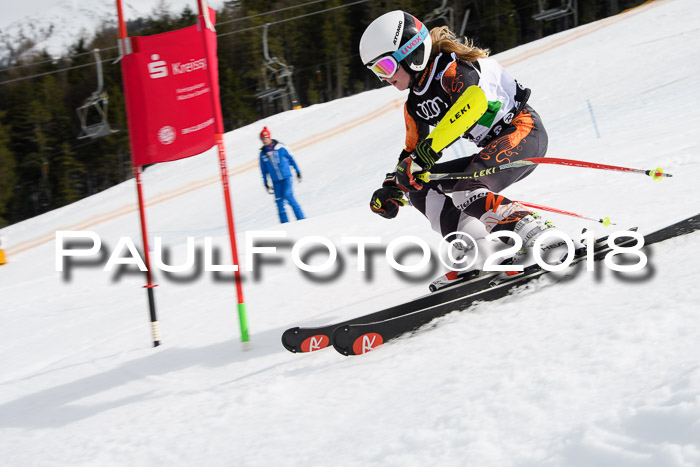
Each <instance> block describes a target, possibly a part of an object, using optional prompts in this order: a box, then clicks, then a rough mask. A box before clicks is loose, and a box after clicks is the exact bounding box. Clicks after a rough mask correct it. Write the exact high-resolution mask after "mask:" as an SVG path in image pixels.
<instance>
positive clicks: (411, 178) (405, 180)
mask: <svg viewBox="0 0 700 467" xmlns="http://www.w3.org/2000/svg"><path fill="white" fill-rule="evenodd" d="M414 169H418V170H417V171H416V172H414ZM427 174H428V171H427V170H420V167H418V164H417V163H416V162H415V161H414V160H413V159H412V158H410V157H407V158H405V159H404V160H402V161H401V162H399V165H397V166H396V184H397V185H398V186H399V188H401V189H402V190H403V191H420V190H422V189H423V187H425V185H426V184H427V183H428V179H427V177H426V175H427ZM421 176H423V177H421Z"/></svg>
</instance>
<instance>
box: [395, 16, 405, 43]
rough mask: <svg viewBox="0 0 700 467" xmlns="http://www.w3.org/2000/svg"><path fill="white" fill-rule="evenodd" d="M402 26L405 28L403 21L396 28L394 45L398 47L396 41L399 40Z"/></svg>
mask: <svg viewBox="0 0 700 467" xmlns="http://www.w3.org/2000/svg"><path fill="white" fill-rule="evenodd" d="M401 26H403V21H399V26H398V27H397V28H396V34H394V45H396V41H397V40H399V34H401Z"/></svg>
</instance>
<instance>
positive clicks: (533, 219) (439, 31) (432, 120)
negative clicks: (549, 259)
mask: <svg viewBox="0 0 700 467" xmlns="http://www.w3.org/2000/svg"><path fill="white" fill-rule="evenodd" d="M488 54H489V51H488V50H485V49H480V48H478V47H475V46H474V45H473V43H472V42H471V41H468V40H464V41H460V40H458V39H457V38H456V37H455V35H454V34H453V33H452V32H451V31H450V30H449V29H448V28H447V27H446V26H443V27H437V28H433V29H432V30H431V31H430V32H428V29H427V27H426V26H425V24H423V23H421V22H420V21H419V20H418V19H417V18H415V17H414V16H412V15H410V14H408V13H406V12H404V11H392V12H389V13H386V14H384V15H382V16H380V17H379V18H377V19H375V20H374V21H373V22H372V23H371V24H370V25H369V26H368V27H367V29H366V30H365V32H364V33H363V35H362V38H361V39H360V57H361V59H362V62H363V63H364V64H365V66H367V68H369V69H370V70H372V72H374V74H375V75H377V77H379V79H381V80H384V81H386V82H388V83H390V84H391V85H393V86H394V87H395V88H396V89H398V90H399V91H404V90H406V89H409V90H410V91H409V94H408V98H407V100H406V103H405V104H404V118H405V123H406V141H405V147H404V149H403V151H401V154H400V155H399V163H398V165H397V166H396V168H395V170H394V172H392V173H389V174H387V176H386V179H385V180H384V183H383V184H382V187H381V188H380V189H378V190H376V191H375V192H374V194H373V195H372V199H371V201H370V207H371V209H372V211H374V212H375V213H377V214H379V215H381V216H383V217H386V218H388V219H391V218H394V217H396V215H397V214H398V211H399V207H400V206H403V205H405V204H406V201H405V200H404V193H406V194H407V196H408V199H409V200H410V203H411V204H412V205H413V206H414V207H415V208H417V209H418V210H419V211H420V212H421V213H423V215H425V216H426V217H427V218H428V220H429V221H430V223H431V226H432V228H433V230H435V231H437V232H438V233H440V234H441V235H442V236H443V237H446V236H447V235H448V234H451V233H453V232H457V231H461V232H470V231H471V232H477V236H479V233H478V230H475V227H478V229H481V231H482V234H481V235H480V236H481V237H483V236H485V235H486V234H487V233H490V232H498V231H502V230H508V231H511V232H513V233H515V234H516V235H518V236H520V237H521V238H522V240H523V248H522V249H521V250H520V251H519V252H518V253H516V255H515V257H514V259H513V262H514V264H523V265H526V264H530V263H531V262H532V259H531V255H530V254H529V253H530V250H531V249H532V246H533V245H534V242H535V240H536V239H537V237H538V236H539V235H540V234H541V233H542V232H543V231H545V230H546V229H548V228H550V227H553V225H552V224H551V223H549V222H546V221H544V219H542V218H541V217H540V216H539V215H538V214H537V213H533V212H531V211H529V210H528V209H526V208H525V207H524V206H522V205H521V204H519V203H517V202H512V201H511V200H509V199H508V198H506V197H505V196H503V195H500V194H499V193H500V191H501V190H503V189H504V188H506V187H508V186H510V185H511V184H513V183H515V182H516V181H518V180H520V179H522V178H524V177H526V176H527V175H529V174H530V173H531V172H532V170H534V167H535V166H529V167H522V168H514V169H510V170H506V171H502V172H498V173H496V174H492V175H486V176H483V177H480V178H478V179H471V180H435V181H430V182H424V181H423V180H421V179H420V178H418V177H416V172H417V171H421V170H430V171H431V172H433V173H443V172H470V173H471V172H475V171H476V172H478V171H481V170H483V169H487V168H490V167H494V166H498V165H501V164H506V163H509V162H513V161H516V160H520V159H526V158H530V157H543V156H544V155H545V152H546V151H547V133H546V131H545V129H544V126H543V125H542V121H541V119H540V117H539V115H538V114H537V113H536V112H535V111H534V110H533V109H532V108H531V107H530V106H529V105H528V104H527V100H528V97H529V96H530V90H529V89H527V88H525V87H523V86H522V85H520V83H518V82H517V81H516V80H515V79H513V78H512V77H511V76H510V75H509V74H508V72H507V71H506V70H505V69H504V68H503V67H502V66H501V65H500V64H499V63H498V62H496V61H495V60H493V59H490V58H487V57H488ZM473 85H476V86H478V87H479V88H480V89H481V90H482V91H483V93H484V94H485V96H486V99H487V101H488V106H487V107H488V108H487V111H486V112H485V113H484V114H483V115H482V116H481V118H479V120H478V121H477V123H476V124H474V125H473V126H472V127H471V128H470V129H469V130H467V131H466V132H465V133H464V134H463V135H462V137H463V138H466V139H468V140H469V141H472V142H473V143H475V144H476V145H477V146H478V147H479V148H481V150H480V152H478V153H477V154H474V155H472V156H470V157H464V158H459V159H455V160H452V161H449V162H445V163H437V164H436V163H435V162H436V161H437V160H438V159H439V158H440V157H441V154H440V153H435V152H434V151H433V150H432V149H431V148H430V145H429V144H427V143H425V142H424V141H423V140H424V139H425V137H426V136H428V134H429V133H430V127H431V126H435V125H437V124H438V123H439V122H440V121H441V120H442V119H443V118H444V117H445V115H446V113H447V110H448V109H449V108H450V107H451V105H452V104H453V103H454V102H455V101H456V100H457V99H458V98H459V97H460V96H461V95H462V93H464V91H465V90H467V88H469V87H470V86H473ZM448 118H449V117H448ZM448 193H449V194H451V197H450V196H448V195H447V194H448ZM479 221H480V222H479ZM482 226H483V227H482ZM484 228H485V231H484ZM550 238H552V237H550ZM446 239H447V237H446ZM480 244H481V245H482V246H483V245H484V243H480ZM561 244H562V242H561V239H558V238H556V237H554V240H551V241H549V242H547V241H546V240H544V241H542V242H540V248H541V249H542V250H545V249H546V250H552V249H556V248H559V247H560V246H561ZM453 245H459V242H455V243H454V244H453ZM480 259H481V260H482V262H483V259H484V258H480ZM477 264H478V263H477ZM464 272H466V271H462V273H464ZM460 279H461V278H460V277H459V274H458V273H457V272H455V271H452V272H450V273H448V274H446V275H445V276H443V277H441V278H439V279H438V280H437V281H435V282H434V283H433V285H435V288H440V287H444V286H445V285H450V284H451V283H453V282H455V281H459V280H460Z"/></svg>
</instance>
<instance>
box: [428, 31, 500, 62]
mask: <svg viewBox="0 0 700 467" xmlns="http://www.w3.org/2000/svg"><path fill="white" fill-rule="evenodd" d="M430 38H431V39H432V40H433V48H432V50H431V51H430V57H431V58H432V57H434V56H436V55H437V54H438V53H440V52H447V53H451V52H454V53H455V55H457V57H458V58H459V59H460V60H464V61H465V62H475V61H476V60H477V59H479V58H486V57H488V56H489V53H491V51H490V50H489V49H481V48H479V47H476V46H475V45H474V41H472V40H471V39H467V38H466V37H464V38H462V39H458V38H457V36H455V34H454V33H453V32H452V31H450V29H449V28H448V27H447V26H440V27H437V28H433V29H431V30H430Z"/></svg>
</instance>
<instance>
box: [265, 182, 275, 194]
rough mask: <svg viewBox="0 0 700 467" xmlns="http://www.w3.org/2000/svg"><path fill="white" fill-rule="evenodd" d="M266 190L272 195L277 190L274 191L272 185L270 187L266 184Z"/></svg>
mask: <svg viewBox="0 0 700 467" xmlns="http://www.w3.org/2000/svg"><path fill="white" fill-rule="evenodd" d="M265 189H266V190H267V192H268V193H270V194H273V193H274V192H275V190H273V189H272V187H271V186H270V185H268V184H267V183H266V184H265Z"/></svg>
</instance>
